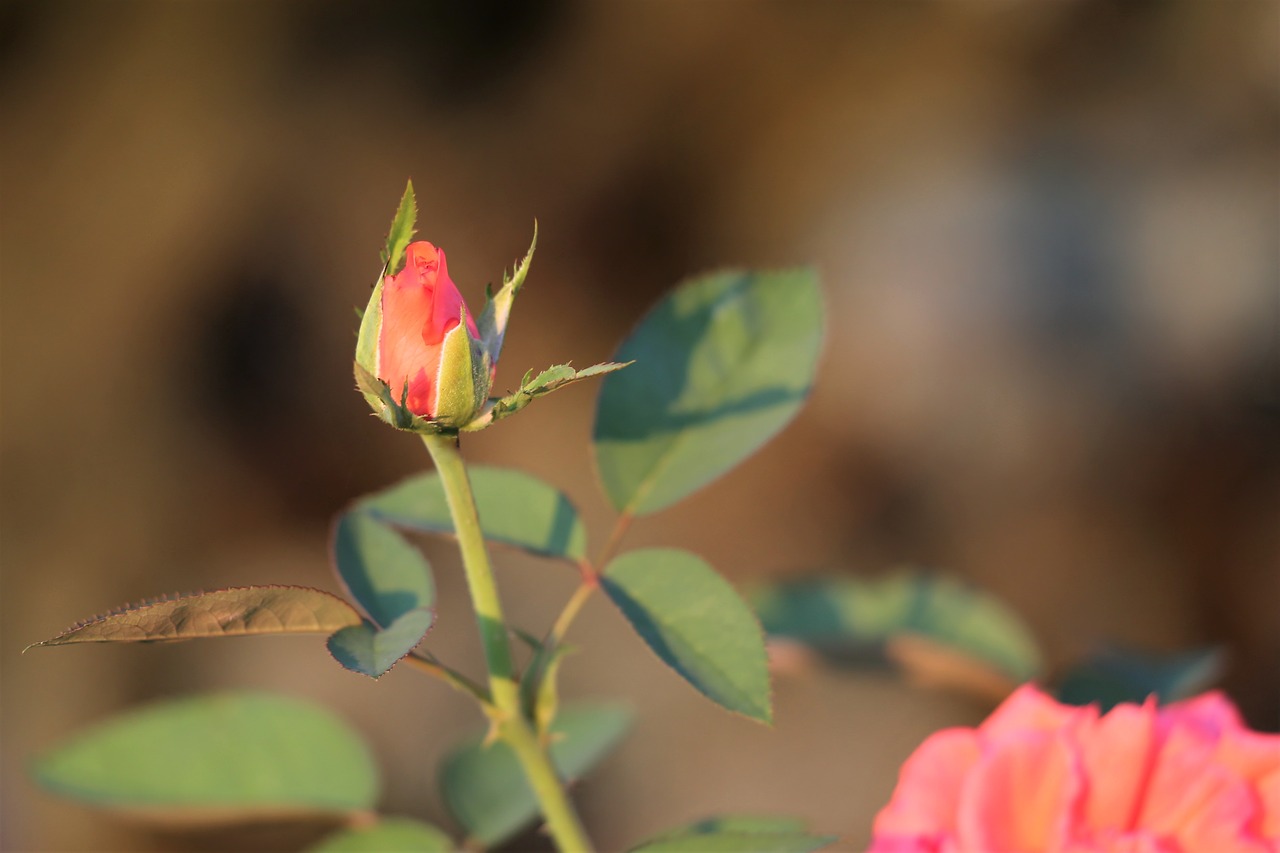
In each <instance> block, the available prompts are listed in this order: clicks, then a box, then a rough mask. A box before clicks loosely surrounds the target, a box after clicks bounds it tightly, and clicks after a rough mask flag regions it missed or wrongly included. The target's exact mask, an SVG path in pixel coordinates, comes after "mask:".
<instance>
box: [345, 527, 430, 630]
mask: <svg viewBox="0 0 1280 853" xmlns="http://www.w3.org/2000/svg"><path fill="white" fill-rule="evenodd" d="M333 562H334V567H335V569H336V570H337V573H338V578H339V579H340V580H341V581H342V584H343V586H345V587H346V588H347V592H348V593H350V594H351V597H352V598H354V599H355V600H356V603H357V604H359V605H360V606H361V607H362V608H364V612H365V613H367V614H369V618H370V619H372V620H373V621H374V623H375V624H377V625H379V626H381V627H384V628H385V627H387V626H388V625H390V624H391V623H392V622H395V621H396V620H397V619H399V618H400V617H401V616H403V615H405V614H406V613H408V612H409V611H411V610H420V609H430V608H431V607H432V606H434V604H435V599H436V591H435V584H434V583H433V582H432V580H431V566H430V564H428V563H427V560H426V558H425V557H423V556H422V552H420V551H419V550H418V549H417V548H415V547H413V546H412V545H410V544H409V543H408V542H406V541H405V540H404V537H403V536H401V535H400V534H399V533H397V532H396V531H394V530H392V529H391V528H390V527H388V526H387V525H386V524H383V523H382V522H381V521H379V520H378V519H376V518H373V517H372V516H370V515H369V514H367V513H364V512H348V513H347V514H345V515H343V516H342V517H341V518H340V519H338V523H337V524H336V525H335V526H334V530H333Z"/></svg>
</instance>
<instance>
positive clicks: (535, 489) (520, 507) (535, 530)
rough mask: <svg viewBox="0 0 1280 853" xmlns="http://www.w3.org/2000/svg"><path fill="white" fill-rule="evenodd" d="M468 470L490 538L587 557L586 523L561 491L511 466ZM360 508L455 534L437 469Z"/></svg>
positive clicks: (374, 515)
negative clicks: (583, 522)
mask: <svg viewBox="0 0 1280 853" xmlns="http://www.w3.org/2000/svg"><path fill="white" fill-rule="evenodd" d="M467 473H468V475H469V476H470V478H471V490H472V492H473V493H474V494H475V498H476V511H477V512H478V513H479V514H480V527H481V529H482V530H483V532H484V535H485V538H486V539H491V540H493V541H495V542H502V543H504V544H506V545H512V546H515V547H516V548H522V549H524V550H526V551H531V552H533V553H535V554H541V555H543V556H547V557H560V558H563V559H567V560H573V561H578V560H581V559H583V558H584V557H585V556H586V553H587V530H586V527H585V526H584V525H583V524H582V520H581V519H580V518H579V517H578V511H577V509H575V508H574V506H573V504H572V503H570V501H569V499H568V498H567V497H565V495H564V494H563V493H562V492H560V491H559V490H558V489H556V488H555V487H553V486H550V485H548V484H546V483H544V482H543V481H541V480H539V479H538V478H537V477H534V476H532V475H530V474H526V473H525V472H523V471H518V470H515V469H513V468H495V467H491V466H486V465H471V466H468V468H467ZM358 510H359V511H360V512H363V513H366V514H368V515H369V516H370V517H372V518H374V519H377V520H379V521H382V522H385V523H387V524H392V525H395V526H397V527H403V528H405V529H408V530H420V531H424V532H427V533H450V534H451V533H453V516H451V515H450V514H449V504H448V502H447V501H446V499H445V495H444V487H443V486H442V485H441V483H440V476H439V475H438V474H436V473H435V472H434V471H432V472H428V473H426V474H419V475H418V476H416V477H410V478H409V479H408V480H405V481H404V482H402V483H399V484H398V485H395V486H392V487H391V488H389V489H386V490H385V491H382V492H378V493H377V494H374V495H370V496H369V497H367V498H365V499H364V500H362V501H360V503H359V504H358Z"/></svg>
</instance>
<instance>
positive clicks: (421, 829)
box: [308, 817, 457, 853]
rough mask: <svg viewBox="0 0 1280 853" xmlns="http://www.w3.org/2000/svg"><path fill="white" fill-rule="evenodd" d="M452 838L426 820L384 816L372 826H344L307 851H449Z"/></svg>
mask: <svg viewBox="0 0 1280 853" xmlns="http://www.w3.org/2000/svg"><path fill="white" fill-rule="evenodd" d="M456 849H457V848H456V847H455V846H454V843H453V840H452V839H451V838H449V836H447V835H445V834H444V833H443V832H441V831H440V830H439V829H437V828H436V827H434V826H432V825H431V824H429V823H423V822H421V821H417V820H410V819H409V818H405V817H384V818H382V819H380V820H379V821H378V822H377V823H375V824H374V825H373V826H362V827H358V828H355V829H344V830H341V831H339V832H335V833H334V834H333V835H330V836H328V837H327V838H325V839H324V840H323V841H321V842H320V843H319V844H318V845H316V846H315V847H312V848H311V849H310V851H308V853H449V851H451V850H456Z"/></svg>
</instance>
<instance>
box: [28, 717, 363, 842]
mask: <svg viewBox="0 0 1280 853" xmlns="http://www.w3.org/2000/svg"><path fill="white" fill-rule="evenodd" d="M34 772H35V777H36V779H37V780H38V781H39V782H40V783H41V784H42V785H44V786H45V787H46V788H48V789H49V790H51V791H54V792H55V793H58V794H61V795H62V796H66V797H70V798H72V799H76V800H79V801H81V802H84V803H88V804H90V805H94V806H100V807H107V808H113V809H122V810H127V811H129V812H130V813H134V814H137V815H139V816H150V817H155V818H160V819H166V820H193V821H201V822H210V821H224V820H225V821H238V820H246V819H260V818H292V817H310V816H313V815H315V814H317V813H320V814H323V813H348V812H356V811H365V810H368V809H371V808H373V806H374V803H375V802H376V801H377V797H378V777H377V770H376V768H375V766H374V763H373V758H372V756H371V755H370V754H369V750H368V748H367V747H366V746H365V744H364V742H363V741H362V740H361V739H360V737H359V735H357V734H356V733H355V732H354V731H352V730H351V729H350V728H349V727H348V726H347V725H346V724H345V723H343V722H342V721H341V720H339V719H338V718H337V717H335V716H334V715H333V714H331V713H330V712H329V711H327V710H325V709H323V708H319V707H317V706H315V705H312V704H310V703H308V702H303V701H301V700H299V699H294V698H290V697H287V696H280V695H275V694H270V693H257V692H235V693H224V694H213V695H208V696H199V697H195V698H186V699H178V700H173V701H168V702H163V703H160V704H156V705H152V706H150V707H147V708H143V709H140V710H135V711H130V712H128V713H125V714H121V715H120V716H118V717H115V718H114V719H112V720H109V721H107V722H106V723H103V724H100V725H98V726H97V727H95V728H92V729H90V730H89V731H86V732H84V733H82V734H80V735H78V736H76V737H74V738H72V739H71V740H69V741H68V742H67V743H65V744H63V745H62V746H59V747H57V748H55V749H53V750H51V751H50V752H48V753H46V754H45V755H44V756H43V757H41V758H40V759H38V760H37V762H36V764H35V768H34Z"/></svg>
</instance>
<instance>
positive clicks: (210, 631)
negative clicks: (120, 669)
mask: <svg viewBox="0 0 1280 853" xmlns="http://www.w3.org/2000/svg"><path fill="white" fill-rule="evenodd" d="M360 623H361V618H360V614H359V613H357V612H356V610H355V608H353V607H352V606H351V605H350V604H348V603H347V602H345V601H343V600H342V599H341V598H338V597H337V596H336V595H333V594H331V593H328V592H325V591H323V590H319V589H311V588H310V587H305V586H247V587H233V588H231V589H219V590H215V591H213V592H199V593H193V594H190V595H180V596H177V597H174V598H171V599H162V600H158V601H147V602H142V603H140V604H133V605H129V606H126V607H122V608H119V609H118V610H113V611H111V612H110V613H106V614H103V615H101V616H95V617H94V618H92V619H87V620H85V621H83V622H79V623H77V624H75V625H73V626H71V627H70V628H68V629H67V630H65V631H63V632H62V633H61V634H58V635H57V636H56V637H53V638H52V639H48V640H45V641H43V642H40V643H34V644H32V645H33V646H62V645H67V644H69V643H139V642H156V641H168V640H190V639H195V638H197V637H235V636H241V635H245V634H331V633H333V632H334V631H338V630H340V629H342V628H346V627H348V626H351V625H359V624H360ZM28 648H31V646H28Z"/></svg>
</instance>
